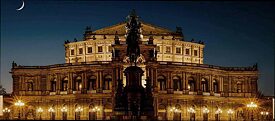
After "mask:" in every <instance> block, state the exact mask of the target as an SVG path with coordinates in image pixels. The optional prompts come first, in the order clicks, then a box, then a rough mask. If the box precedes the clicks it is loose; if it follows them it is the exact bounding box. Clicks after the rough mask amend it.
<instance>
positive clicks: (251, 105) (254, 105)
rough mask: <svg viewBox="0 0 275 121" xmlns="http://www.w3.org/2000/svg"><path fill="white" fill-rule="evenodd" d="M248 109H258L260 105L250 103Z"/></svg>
mask: <svg viewBox="0 0 275 121" xmlns="http://www.w3.org/2000/svg"><path fill="white" fill-rule="evenodd" d="M246 107H248V108H257V107H258V105H257V104H255V103H254V102H250V103H249V104H247V105H246Z"/></svg>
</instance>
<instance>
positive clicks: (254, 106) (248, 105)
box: [246, 102, 258, 121]
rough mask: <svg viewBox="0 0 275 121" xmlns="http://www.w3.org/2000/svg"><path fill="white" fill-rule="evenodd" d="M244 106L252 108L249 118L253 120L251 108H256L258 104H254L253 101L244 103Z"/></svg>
mask: <svg viewBox="0 0 275 121" xmlns="http://www.w3.org/2000/svg"><path fill="white" fill-rule="evenodd" d="M246 107H248V108H251V109H252V110H251V112H252V114H251V120H252V121H253V120H254V118H253V109H254V108H257V107H258V105H257V104H255V103H254V102H250V103H249V104H247V105H246Z"/></svg>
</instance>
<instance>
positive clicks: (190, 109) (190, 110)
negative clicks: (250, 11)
mask: <svg viewBox="0 0 275 121" xmlns="http://www.w3.org/2000/svg"><path fill="white" fill-rule="evenodd" d="M187 111H188V112H189V113H196V111H195V109H194V108H192V107H190V108H189V109H187Z"/></svg>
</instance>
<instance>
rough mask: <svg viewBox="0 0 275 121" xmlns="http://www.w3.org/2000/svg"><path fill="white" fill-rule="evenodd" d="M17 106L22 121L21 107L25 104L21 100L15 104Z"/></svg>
mask: <svg viewBox="0 0 275 121" xmlns="http://www.w3.org/2000/svg"><path fill="white" fill-rule="evenodd" d="M14 105H15V106H17V107H19V111H18V119H19V120H20V119H21V114H20V109H21V107H23V106H24V105H25V103H24V102H22V101H21V100H18V101H17V102H15V103H14Z"/></svg>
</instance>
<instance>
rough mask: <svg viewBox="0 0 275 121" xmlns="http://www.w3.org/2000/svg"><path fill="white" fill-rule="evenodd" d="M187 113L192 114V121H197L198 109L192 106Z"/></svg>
mask: <svg viewBox="0 0 275 121" xmlns="http://www.w3.org/2000/svg"><path fill="white" fill-rule="evenodd" d="M187 112H189V114H190V121H195V120H196V107H195V106H194V105H192V106H191V107H189V108H188V109H187Z"/></svg>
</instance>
